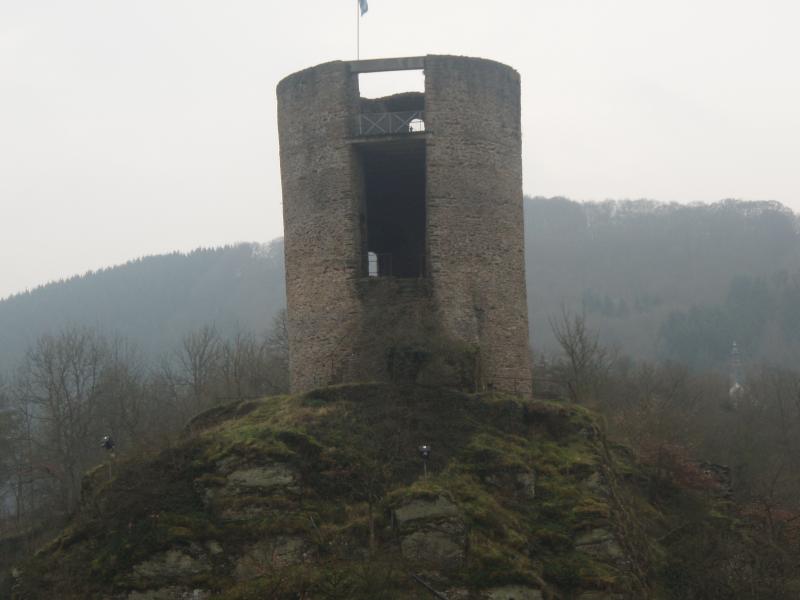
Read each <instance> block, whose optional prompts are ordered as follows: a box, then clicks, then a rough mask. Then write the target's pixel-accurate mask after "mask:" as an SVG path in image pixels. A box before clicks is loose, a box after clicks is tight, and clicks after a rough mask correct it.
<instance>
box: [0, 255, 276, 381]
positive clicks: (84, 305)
mask: <svg viewBox="0 0 800 600" xmlns="http://www.w3.org/2000/svg"><path fill="white" fill-rule="evenodd" d="M284 303H285V293H284V278H283V244H282V243H281V242H280V241H276V242H273V243H271V244H265V245H262V244H239V245H236V246H227V247H224V248H214V249H198V250H195V251H194V252H191V253H189V254H180V253H177V252H176V253H173V254H168V255H162V256H150V257H146V258H140V259H137V260H133V261H131V262H128V263H126V264H124V265H120V266H118V267H113V268H109V269H104V270H101V271H97V272H90V273H87V274H85V275H82V276H78V277H73V278H71V279H67V280H65V281H59V282H55V283H51V284H48V285H44V286H42V287H39V288H36V289H34V290H32V291H29V292H26V293H23V294H18V295H15V296H12V297H11V298H8V299H6V300H3V301H2V302H0V371H3V365H5V366H6V367H9V366H11V365H13V364H14V363H15V362H16V361H17V359H18V358H19V356H20V355H21V354H22V353H23V352H24V351H25V348H26V347H27V346H29V345H31V344H32V343H33V342H34V341H35V340H36V339H38V338H39V337H40V336H41V335H43V334H46V333H56V332H58V331H60V330H62V329H64V328H65V327H70V326H86V327H90V328H92V329H94V330H98V331H100V332H102V333H103V334H105V335H107V336H117V335H118V336H121V337H124V338H126V339H127V340H130V341H132V342H134V343H135V344H136V345H137V346H138V347H139V349H140V350H141V351H142V353H143V354H145V355H149V356H155V355H158V354H160V353H161V352H165V351H169V350H171V349H172V348H174V347H175V346H177V345H178V344H180V341H181V339H182V338H183V336H185V335H186V334H188V333H189V332H192V331H195V330H197V329H199V328H201V327H203V326H204V325H207V324H208V325H214V326H215V328H216V330H217V331H218V332H219V333H220V334H223V335H227V334H231V333H234V332H235V331H237V330H243V331H251V332H253V333H255V334H261V333H263V332H264V331H265V330H266V329H268V328H269V327H270V323H271V319H272V317H273V315H274V314H275V313H276V312H277V310H279V309H280V308H281V307H282V306H283V304H284Z"/></svg>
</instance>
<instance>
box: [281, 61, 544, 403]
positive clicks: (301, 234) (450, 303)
mask: <svg viewBox="0 0 800 600" xmlns="http://www.w3.org/2000/svg"><path fill="white" fill-rule="evenodd" d="M403 60H412V61H414V64H417V63H420V64H424V70H425V95H424V110H425V133H424V134H414V135H420V136H422V137H421V138H418V139H424V144H425V157H426V163H425V179H426V192H425V268H424V276H423V277H421V278H417V279H413V280H409V279H402V278H393V277H386V278H383V277H377V278H374V277H368V276H367V275H368V273H367V272H366V257H365V250H366V242H365V227H366V225H365V223H366V222H367V220H366V215H365V198H364V194H365V192H364V175H363V173H362V168H363V162H362V161H361V160H360V154H359V153H360V152H364V151H365V149H366V148H368V146H365V145H364V144H365V143H372V142H373V140H364V139H360V140H359V139H355V137H356V136H354V123H355V122H356V119H357V116H358V114H359V111H360V110H362V104H363V101H362V99H360V98H359V92H358V77H357V72H358V71H359V68H358V63H347V62H332V63H326V64H323V65H319V66H317V67H313V68H311V69H306V70H304V71H300V72H298V73H295V74H293V75H290V76H289V77H287V78H286V79H284V80H283V81H281V83H280V84H279V85H278V124H279V137H280V145H281V151H280V154H281V178H282V185H283V199H284V235H285V247H286V289H287V301H288V327H289V345H290V371H291V386H292V389H293V391H296V392H300V391H305V390H308V389H311V388H313V387H316V386H321V385H328V384H331V383H337V382H341V381H364V380H390V379H395V378H397V377H398V376H402V377H404V378H406V379H408V378H410V379H413V380H417V381H421V382H425V383H442V382H443V383H445V384H457V383H458V382H460V383H461V384H463V383H464V380H465V378H467V379H470V380H471V383H469V384H468V385H462V386H463V387H472V388H475V389H486V388H493V389H498V390H505V391H511V392H517V393H523V394H527V393H529V392H530V369H529V349H528V320H527V305H526V289H525V279H524V273H525V269H524V248H523V243H524V241H523V240H524V237H523V230H522V227H523V218H522V167H521V137H520V136H521V133H520V84H519V76H518V74H517V72H516V71H514V70H513V69H511V68H509V67H507V66H505V65H502V64H499V63H496V62H493V61H488V60H483V59H473V58H464V57H453V56H432V55H431V56H426V57H421V58H415V59H403ZM362 62H363V61H362ZM394 137H395V138H396V137H397V136H394ZM375 142H380V143H382V144H393V143H394V141H393V139H389V138H388V137H387V138H386V139H384V140H375ZM398 143H400V142H398ZM398 148H400V146H398ZM399 156H402V154H400V155H399ZM453 348H460V349H461V350H463V351H464V352H465V353H466V355H468V356H469V357H470V358H471V359H473V360H474V367H473V368H465V367H464V365H460V366H458V365H454V363H455V362H457V361H454V360H453V356H452V355H451V351H452V349H453ZM398 357H400V359H398ZM433 366H436V369H434V368H433ZM442 369H444V370H445V371H446V370H447V369H449V373H450V375H448V376H446V377H445V378H444V381H442V382H440V381H437V378H436V377H437V376H436V375H435V374H434V371H437V372H438V371H441V370H442ZM447 377H450V379H449V380H448V379H447Z"/></svg>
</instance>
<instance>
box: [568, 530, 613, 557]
mask: <svg viewBox="0 0 800 600" xmlns="http://www.w3.org/2000/svg"><path fill="white" fill-rule="evenodd" d="M575 547H576V548H577V549H578V550H581V551H582V552H586V553H587V554H591V555H592V556H597V557H600V558H607V559H612V560H613V559H618V558H621V557H622V556H623V555H624V552H623V551H622V548H621V547H620V545H619V543H618V542H617V539H616V538H615V537H614V534H613V533H611V532H610V531H608V530H607V529H603V528H602V527H598V528H597V529H592V530H591V531H588V532H586V533H583V534H581V535H579V536H578V538H577V539H576V540H575Z"/></svg>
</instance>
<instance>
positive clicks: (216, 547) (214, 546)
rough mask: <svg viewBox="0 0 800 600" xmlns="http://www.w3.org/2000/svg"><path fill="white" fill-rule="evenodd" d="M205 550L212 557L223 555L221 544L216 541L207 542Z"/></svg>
mask: <svg viewBox="0 0 800 600" xmlns="http://www.w3.org/2000/svg"><path fill="white" fill-rule="evenodd" d="M206 549H207V550H208V551H209V553H210V554H211V555H212V556H215V555H217V554H222V553H223V549H222V544H220V543H219V542H218V541H216V540H209V541H207V542H206Z"/></svg>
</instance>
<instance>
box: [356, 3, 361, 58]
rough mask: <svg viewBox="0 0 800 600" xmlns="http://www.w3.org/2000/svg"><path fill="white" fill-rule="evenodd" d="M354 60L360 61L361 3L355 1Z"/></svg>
mask: <svg viewBox="0 0 800 600" xmlns="http://www.w3.org/2000/svg"><path fill="white" fill-rule="evenodd" d="M356 60H361V2H360V1H359V0H356Z"/></svg>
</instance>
